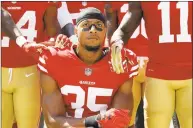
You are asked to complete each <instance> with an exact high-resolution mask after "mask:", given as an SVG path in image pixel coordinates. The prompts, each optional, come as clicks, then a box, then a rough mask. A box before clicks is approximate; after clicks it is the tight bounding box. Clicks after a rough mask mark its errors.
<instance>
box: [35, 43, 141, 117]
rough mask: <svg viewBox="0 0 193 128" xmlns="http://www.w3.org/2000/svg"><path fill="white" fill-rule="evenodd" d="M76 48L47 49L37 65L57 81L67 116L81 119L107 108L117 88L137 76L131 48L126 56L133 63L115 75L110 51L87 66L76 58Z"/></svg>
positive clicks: (134, 58)
mask: <svg viewBox="0 0 193 128" xmlns="http://www.w3.org/2000/svg"><path fill="white" fill-rule="evenodd" d="M75 47H76V46H75V45H74V46H73V48H72V49H71V50H57V49H54V48H50V51H49V52H45V53H43V55H42V56H41V58H40V59H39V60H40V61H39V64H38V68H39V69H40V70H41V71H42V72H44V73H46V74H48V75H50V76H51V77H52V78H54V79H55V80H56V81H57V83H58V86H59V88H60V90H61V93H62V95H63V99H64V102H65V104H66V106H67V116H71V117H74V118H83V117H87V116H91V115H95V114H97V113H98V112H100V113H103V112H105V111H106V110H107V109H109V107H110V104H111V102H112V100H113V96H114V95H115V93H116V92H117V90H118V88H119V87H120V86H121V85H122V84H123V83H124V82H125V81H127V80H128V79H129V78H132V77H133V76H135V75H136V73H137V70H138V68H136V67H138V64H137V60H136V57H135V55H134V54H133V52H131V51H130V55H129V57H128V58H129V59H130V61H132V63H131V64H129V63H128V65H127V66H126V65H125V67H126V69H125V71H127V72H125V73H124V74H116V73H115V72H113V71H112V69H111V65H110V64H109V62H110V54H109V53H104V57H103V58H102V59H101V60H100V61H99V62H97V63H95V64H93V65H90V66H88V65H87V64H85V63H84V62H83V61H81V60H80V59H79V58H78V57H77V55H76V54H75V52H74V48H75ZM64 65H65V66H64Z"/></svg>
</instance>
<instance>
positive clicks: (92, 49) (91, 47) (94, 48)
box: [85, 45, 100, 52]
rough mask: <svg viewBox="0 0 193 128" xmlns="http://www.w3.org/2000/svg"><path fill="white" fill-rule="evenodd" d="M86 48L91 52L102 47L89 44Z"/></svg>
mask: <svg viewBox="0 0 193 128" xmlns="http://www.w3.org/2000/svg"><path fill="white" fill-rule="evenodd" d="M85 49H86V50H87V51H89V52H97V51H98V50H99V49H100V45H97V46H88V45H85Z"/></svg>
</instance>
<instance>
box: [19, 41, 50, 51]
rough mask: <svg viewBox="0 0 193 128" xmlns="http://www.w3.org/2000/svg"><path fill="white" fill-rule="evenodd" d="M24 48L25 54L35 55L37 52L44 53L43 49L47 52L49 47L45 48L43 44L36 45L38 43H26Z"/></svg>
mask: <svg viewBox="0 0 193 128" xmlns="http://www.w3.org/2000/svg"><path fill="white" fill-rule="evenodd" d="M22 48H23V49H24V50H25V52H27V53H28V52H31V53H35V52H40V53H41V51H42V49H45V50H47V49H48V47H47V46H45V45H44V44H41V43H36V42H27V43H25V44H24V45H23V46H22Z"/></svg>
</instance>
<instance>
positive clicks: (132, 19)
mask: <svg viewBox="0 0 193 128" xmlns="http://www.w3.org/2000/svg"><path fill="white" fill-rule="evenodd" d="M128 6H129V7H128V11H127V13H126V14H125V16H124V17H123V19H122V21H121V23H120V25H119V27H118V28H117V30H116V31H115V32H114V33H113V36H112V38H111V43H113V42H115V41H117V40H120V39H121V40H122V41H123V42H124V43H127V41H128V39H129V38H130V37H131V36H132V34H133V32H134V31H135V29H136V28H137V26H138V25H139V23H140V22H141V18H142V16H143V11H142V8H141V3H140V2H129V4H128Z"/></svg>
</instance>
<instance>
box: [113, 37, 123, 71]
mask: <svg viewBox="0 0 193 128" xmlns="http://www.w3.org/2000/svg"><path fill="white" fill-rule="evenodd" d="M122 49H123V41H122V40H117V41H115V42H114V43H113V44H112V45H111V64H112V67H113V70H114V71H115V72H116V73H117V74H120V73H124V69H123V65H122V52H121V51H122Z"/></svg>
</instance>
